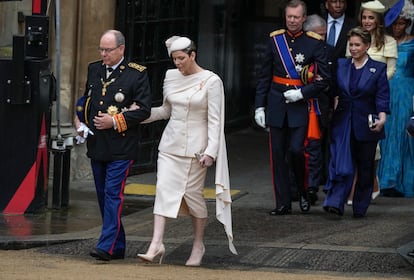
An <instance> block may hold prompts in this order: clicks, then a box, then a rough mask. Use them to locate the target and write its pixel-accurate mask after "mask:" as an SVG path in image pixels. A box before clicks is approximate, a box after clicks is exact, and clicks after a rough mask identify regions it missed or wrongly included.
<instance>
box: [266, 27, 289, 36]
mask: <svg viewBox="0 0 414 280" xmlns="http://www.w3.org/2000/svg"><path fill="white" fill-rule="evenodd" d="M285 31H286V30H285V29H279V30H276V31H273V32H272V33H270V34H269V36H270V37H273V36H276V35H279V34H283V33H285Z"/></svg>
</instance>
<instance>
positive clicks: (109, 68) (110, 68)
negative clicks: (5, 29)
mask: <svg viewBox="0 0 414 280" xmlns="http://www.w3.org/2000/svg"><path fill="white" fill-rule="evenodd" d="M112 71H114V69H113V68H112V67H108V68H106V78H107V79H108V77H109V76H111V73H112Z"/></svg>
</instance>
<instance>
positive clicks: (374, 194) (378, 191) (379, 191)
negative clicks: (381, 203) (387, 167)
mask: <svg viewBox="0 0 414 280" xmlns="http://www.w3.org/2000/svg"><path fill="white" fill-rule="evenodd" d="M378 181H379V180H378V176H375V182H374V185H376V187H377V188H378V190H377V191H374V192H372V195H371V198H372V200H374V199H376V198H377V197H378V196H379V195H380V193H381V189H380V186H379V183H378Z"/></svg>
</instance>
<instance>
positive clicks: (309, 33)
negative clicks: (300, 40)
mask: <svg viewBox="0 0 414 280" xmlns="http://www.w3.org/2000/svg"><path fill="white" fill-rule="evenodd" d="M306 35H308V36H309V37H311V38H313V39H316V40H322V36H321V35H319V34H318V33H315V32H313V31H308V32H306Z"/></svg>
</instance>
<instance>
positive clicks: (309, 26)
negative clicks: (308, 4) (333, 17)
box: [303, 14, 326, 31]
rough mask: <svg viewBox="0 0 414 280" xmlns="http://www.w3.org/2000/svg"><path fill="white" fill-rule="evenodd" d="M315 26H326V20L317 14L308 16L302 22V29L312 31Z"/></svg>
mask: <svg viewBox="0 0 414 280" xmlns="http://www.w3.org/2000/svg"><path fill="white" fill-rule="evenodd" d="M317 27H326V21H325V20H324V19H323V18H322V17H321V16H319V15H317V14H313V15H310V16H308V17H307V18H306V20H305V22H304V23H303V30H304V31H314V30H315V28H317Z"/></svg>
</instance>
